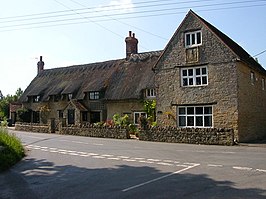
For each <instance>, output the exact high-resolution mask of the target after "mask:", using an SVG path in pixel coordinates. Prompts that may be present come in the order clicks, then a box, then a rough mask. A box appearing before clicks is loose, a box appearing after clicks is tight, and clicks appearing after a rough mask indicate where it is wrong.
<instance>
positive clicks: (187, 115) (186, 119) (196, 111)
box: [177, 106, 213, 128]
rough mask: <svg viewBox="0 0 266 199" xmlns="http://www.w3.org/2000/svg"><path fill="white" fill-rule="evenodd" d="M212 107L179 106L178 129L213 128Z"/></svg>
mask: <svg viewBox="0 0 266 199" xmlns="http://www.w3.org/2000/svg"><path fill="white" fill-rule="evenodd" d="M212 109H213V108H212V106H179V107H178V111H177V113H178V126H179V127H207V128H210V127H212V126H213V113H212V111H213V110H212Z"/></svg>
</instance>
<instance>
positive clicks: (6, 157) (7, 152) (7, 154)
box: [0, 127, 25, 171]
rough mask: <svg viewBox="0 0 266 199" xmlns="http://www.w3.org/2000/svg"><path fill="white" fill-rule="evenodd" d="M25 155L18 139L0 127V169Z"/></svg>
mask: <svg viewBox="0 0 266 199" xmlns="http://www.w3.org/2000/svg"><path fill="white" fill-rule="evenodd" d="M24 156H25V151H24V148H23V146H22V144H21V142H20V140H19V139H18V138H17V137H16V136H15V135H12V134H10V133H8V132H7V130H6V129H4V128H1V127H0V171H4V170H6V169H8V168H10V167H11V166H13V165H14V164H16V163H17V162H18V161H20V160H21V159H22V158H23V157H24Z"/></svg>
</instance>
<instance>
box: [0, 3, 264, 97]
mask: <svg viewBox="0 0 266 199" xmlns="http://www.w3.org/2000/svg"><path fill="white" fill-rule="evenodd" d="M189 9H192V10H193V11H195V12H196V13H197V14H198V15H200V16H201V17H203V18H204V19H205V20H207V21H208V22H210V23H211V24H213V25H214V26H215V27H217V28H218V29H220V30H221V31H222V32H224V33H225V34H227V35H228V36H229V37H231V38H232V39H233V40H234V41H236V42H237V43H238V44H239V45H241V46H242V47H243V48H244V49H245V50H246V51H247V52H248V53H249V54H250V55H252V56H253V55H256V54H258V53H260V52H263V51H264V50H266V0H253V1H248V0H242V1H241V0H233V1H226V0H223V1H221V0H201V1H199V0H187V1H185V0H161V1H158V0H147V1H144V0H98V1H92V0H45V1H37V0H23V1H21V0H8V1H4V2H1V7H0V52H1V55H0V90H1V91H2V93H3V94H4V95H7V94H15V91H16V90H17V88H19V87H21V88H22V89H23V90H25V89H26V87H27V86H28V85H29V84H30V82H31V80H32V79H33V78H34V77H35V76H36V74H37V61H38V59H39V56H41V55H42V56H43V61H44V62H45V66H44V67H45V69H49V68H55V67H64V66H70V65H77V64H86V63H93V62H100V61H105V60H113V59H120V58H124V57H125V41H124V39H125V37H126V36H127V35H128V31H129V30H131V31H133V32H134V33H135V34H136V37H137V38H138V40H139V52H146V51H154V50H162V49H164V47H165V46H166V44H167V42H168V41H169V40H170V38H171V36H172V35H173V33H174V32H175V30H176V29H177V27H178V26H179V25H180V23H181V21H182V20H183V19H184V17H185V15H186V13H187V12H188V11H189ZM257 58H258V60H259V63H260V64H261V65H262V66H263V67H264V68H266V52H265V53H262V54H260V55H259V56H258V57H257Z"/></svg>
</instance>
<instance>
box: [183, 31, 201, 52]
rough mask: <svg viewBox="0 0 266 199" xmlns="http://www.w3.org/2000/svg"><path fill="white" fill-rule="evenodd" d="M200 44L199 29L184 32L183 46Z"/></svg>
mask: <svg viewBox="0 0 266 199" xmlns="http://www.w3.org/2000/svg"><path fill="white" fill-rule="evenodd" d="M201 44H202V36H201V31H200V30H198V31H193V32H187V33H185V47H186V48H190V47H195V46H199V45H201Z"/></svg>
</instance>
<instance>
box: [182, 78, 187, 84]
mask: <svg viewBox="0 0 266 199" xmlns="http://www.w3.org/2000/svg"><path fill="white" fill-rule="evenodd" d="M187 85H188V81H187V78H184V79H183V86H187Z"/></svg>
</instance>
